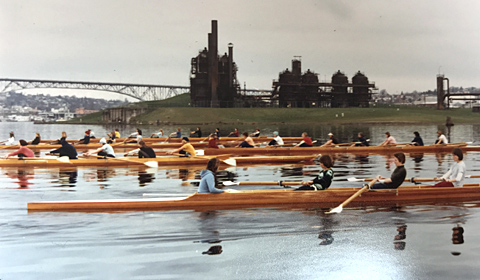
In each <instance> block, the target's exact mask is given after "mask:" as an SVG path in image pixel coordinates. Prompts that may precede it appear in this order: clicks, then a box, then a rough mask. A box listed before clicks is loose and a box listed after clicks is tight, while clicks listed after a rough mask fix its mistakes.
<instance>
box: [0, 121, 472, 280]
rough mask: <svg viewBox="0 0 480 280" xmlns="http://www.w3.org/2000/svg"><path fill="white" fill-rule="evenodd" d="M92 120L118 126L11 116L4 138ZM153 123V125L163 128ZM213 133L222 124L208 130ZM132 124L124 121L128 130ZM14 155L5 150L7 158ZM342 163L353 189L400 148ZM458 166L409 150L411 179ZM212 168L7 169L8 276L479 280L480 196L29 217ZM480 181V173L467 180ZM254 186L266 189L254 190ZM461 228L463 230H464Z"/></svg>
mask: <svg viewBox="0 0 480 280" xmlns="http://www.w3.org/2000/svg"><path fill="white" fill-rule="evenodd" d="M87 128H91V129H92V130H94V131H95V133H96V135H101V134H105V133H106V131H109V130H111V129H112V128H111V127H106V128H105V127H102V126H88V127H84V126H71V125H69V126H66V125H33V124H31V123H0V135H5V137H4V138H5V139H6V138H7V136H8V135H7V134H8V132H9V131H10V130H14V131H15V133H16V135H17V139H20V138H26V139H27V140H31V139H33V136H34V135H33V133H34V132H37V131H38V132H40V133H41V134H42V136H43V138H50V139H54V138H58V135H59V134H60V132H61V131H63V130H64V131H67V133H68V134H69V138H71V139H76V138H81V137H82V135H83V131H84V130H86V129H87ZM142 128H143V129H144V130H145V131H148V133H152V132H153V131H154V130H155V127H153V126H152V127H142ZM194 128H195V127H194V126H193V127H189V126H185V127H182V130H184V131H188V130H193V129H194ZM202 128H203V127H202ZM255 128H256V127H255V126H253V125H252V126H249V127H247V126H245V127H242V129H243V130H247V131H253V130H254V129H255ZM260 128H261V129H262V131H265V133H269V132H272V131H274V130H279V131H280V133H281V134H283V135H285V136H290V135H296V134H298V132H299V131H300V132H301V131H303V130H305V131H308V132H311V133H310V134H311V135H314V136H315V137H316V138H317V139H319V140H321V139H323V138H324V137H323V136H324V135H325V137H326V134H327V133H328V132H330V131H333V132H334V133H336V134H338V135H339V136H340V137H341V138H342V139H344V141H348V140H350V139H353V137H354V135H355V133H356V132H357V131H358V130H359V129H361V130H363V131H364V132H365V133H366V134H367V136H368V137H369V138H370V139H371V140H372V142H373V143H379V142H381V141H383V137H384V136H383V133H384V132H385V131H387V130H388V131H390V132H391V133H392V134H393V135H394V136H395V137H396V138H397V140H398V141H399V142H408V141H410V140H411V138H413V135H412V133H411V132H412V131H413V130H418V131H419V132H420V133H421V134H422V135H423V137H424V140H425V142H433V141H434V139H435V131H436V130H437V129H439V128H438V127H437V126H420V125H418V126H375V127H368V126H365V127H361V128H359V127H353V126H340V127H320V126H319V127H300V128H288V127H260ZM174 129H175V127H167V129H164V130H167V131H170V132H173V131H174ZM209 129H213V127H212V128H208V127H207V128H204V131H208V130H209ZM133 130H134V127H123V128H121V132H122V133H123V134H128V133H129V132H131V131H133ZM221 130H222V131H228V130H233V127H230V126H228V127H221ZM478 134H479V130H478V127H477V126H472V125H468V126H467V125H465V126H454V127H453V128H452V129H451V131H450V140H451V141H454V142H458V141H475V140H476V139H478V138H479V137H478V136H479V135H478ZM70 136H71V137H70ZM74 136H75V137H74ZM30 138H31V139H30ZM5 153H6V151H2V150H0V155H4V154H5ZM335 161H336V162H335V167H334V170H335V175H336V177H335V181H334V183H333V185H332V187H340V188H341V187H347V186H352V183H349V182H348V181H347V180H346V179H347V178H348V177H352V176H357V177H372V176H374V175H376V174H381V175H384V176H388V175H389V174H390V173H391V172H392V171H393V169H394V165H393V161H392V158H391V157H390V156H382V155H369V156H362V157H359V156H354V155H348V154H344V155H335ZM465 162H466V164H467V168H468V173H469V174H480V172H479V171H480V154H478V153H469V154H467V155H466V157H465ZM451 164H452V159H451V156H450V155H449V154H439V155H432V154H425V155H423V156H416V157H414V156H413V155H408V156H407V163H406V168H407V171H408V175H407V176H408V177H433V176H436V175H441V174H442V173H444V172H446V171H447V169H448V168H449V166H450V165H451ZM203 168H204V167H203V166H198V167H185V168H178V167H177V168H162V167H160V168H159V169H158V170H157V169H154V170H150V169H144V168H139V169H124V168H115V169H110V168H78V169H59V168H53V169H39V168H37V169H18V168H13V169H8V168H6V169H0V201H1V202H2V203H1V206H0V208H1V210H2V211H1V212H0V226H1V229H2V231H1V234H0V244H1V250H0V279H2V280H4V279H452V278H459V279H478V274H479V273H480V268H479V267H478V263H479V260H480V258H479V254H480V253H479V252H480V250H478V249H479V248H478V247H480V245H478V244H480V235H478V234H477V233H478V232H479V231H480V207H479V206H480V201H478V202H469V203H458V204H448V205H417V206H409V207H401V208H375V207H367V208H355V209H352V208H347V209H345V210H344V211H343V212H342V213H341V214H337V215H325V214H324V211H323V210H321V209H298V210H282V209H246V210H228V211H227V210H222V211H211V212H195V211H168V212H160V211H159V212H125V213H30V214H29V213H28V212H27V210H26V204H27V202H30V201H45V200H74V199H121V198H142V197H144V196H143V194H145V193H150V194H159V193H160V194H168V195H171V194H179V195H184V194H190V193H194V192H195V191H196V186H194V185H192V184H191V183H194V182H196V181H198V179H199V172H200V170H201V169H203ZM319 170H320V167H319V166H318V165H305V166H302V165H282V166H252V167H235V168H228V169H227V170H222V171H221V175H222V176H225V177H226V178H228V179H235V180H238V181H278V180H279V179H282V180H300V179H308V178H311V177H313V176H315V175H316V173H317V172H318V171H319ZM474 182H479V180H476V179H466V183H474ZM357 184H359V183H357ZM236 188H237V189H247V187H243V186H242V187H236ZM254 188H257V189H258V188H262V187H260V186H249V187H248V189H254ZM274 188H275V187H274ZM460 227H461V228H462V229H463V231H464V233H463V238H462V235H459V234H456V232H458V228H460ZM453 228H457V229H456V231H454V230H453ZM462 240H463V242H462ZM455 243H460V244H455ZM219 246H221V250H220V247H219Z"/></svg>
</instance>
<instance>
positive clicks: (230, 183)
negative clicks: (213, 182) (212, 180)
mask: <svg viewBox="0 0 480 280" xmlns="http://www.w3.org/2000/svg"><path fill="white" fill-rule="evenodd" d="M222 184H223V185H224V186H227V187H229V186H238V185H240V184H239V183H238V182H232V181H223V182H222Z"/></svg>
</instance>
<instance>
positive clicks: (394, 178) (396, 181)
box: [370, 153, 407, 189]
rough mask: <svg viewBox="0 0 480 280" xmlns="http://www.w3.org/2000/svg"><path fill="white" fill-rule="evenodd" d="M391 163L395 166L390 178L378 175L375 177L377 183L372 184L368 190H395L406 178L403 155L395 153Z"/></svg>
mask: <svg viewBox="0 0 480 280" xmlns="http://www.w3.org/2000/svg"><path fill="white" fill-rule="evenodd" d="M393 156H394V158H393V162H394V163H395V165H396V166H397V167H396V168H395V170H394V171H393V173H392V175H391V176H390V178H385V177H382V176H380V175H378V176H377V177H375V181H377V182H378V183H375V184H373V185H372V186H371V187H370V189H396V188H398V187H400V185H401V184H402V183H403V181H404V180H405V177H407V170H406V169H405V166H404V164H405V154H404V153H396V154H394V155H393Z"/></svg>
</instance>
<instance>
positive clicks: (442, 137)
mask: <svg viewBox="0 0 480 280" xmlns="http://www.w3.org/2000/svg"><path fill="white" fill-rule="evenodd" d="M437 136H438V139H437V141H436V142H435V145H438V144H448V140H447V137H445V135H444V134H443V132H442V131H441V130H439V131H437Z"/></svg>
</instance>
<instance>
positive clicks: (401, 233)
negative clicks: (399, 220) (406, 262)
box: [393, 225, 407, 250]
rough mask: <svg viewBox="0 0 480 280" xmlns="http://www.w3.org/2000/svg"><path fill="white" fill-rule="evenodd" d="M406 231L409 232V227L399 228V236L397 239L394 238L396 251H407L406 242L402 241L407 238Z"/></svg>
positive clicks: (401, 226)
mask: <svg viewBox="0 0 480 280" xmlns="http://www.w3.org/2000/svg"><path fill="white" fill-rule="evenodd" d="M406 231H407V225H400V226H398V227H397V235H395V237H394V238H393V240H394V242H393V248H394V249H395V250H404V249H405V245H406V242H405V241H401V240H405V238H407V234H406Z"/></svg>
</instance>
